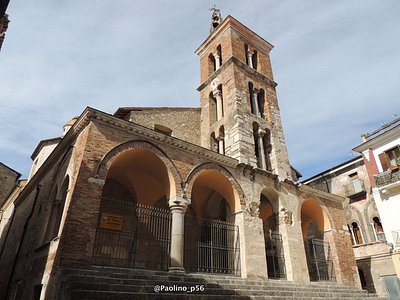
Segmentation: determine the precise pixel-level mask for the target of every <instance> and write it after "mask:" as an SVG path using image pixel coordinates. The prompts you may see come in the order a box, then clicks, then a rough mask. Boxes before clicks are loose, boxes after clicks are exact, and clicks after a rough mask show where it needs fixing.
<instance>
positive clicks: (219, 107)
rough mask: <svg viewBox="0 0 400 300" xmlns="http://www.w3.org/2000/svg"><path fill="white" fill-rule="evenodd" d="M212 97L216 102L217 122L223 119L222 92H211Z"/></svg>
mask: <svg viewBox="0 0 400 300" xmlns="http://www.w3.org/2000/svg"><path fill="white" fill-rule="evenodd" d="M213 95H214V97H215V99H216V100H217V101H216V102H217V121H219V120H221V119H222V117H223V111H222V92H221V91H220V90H215V91H213Z"/></svg>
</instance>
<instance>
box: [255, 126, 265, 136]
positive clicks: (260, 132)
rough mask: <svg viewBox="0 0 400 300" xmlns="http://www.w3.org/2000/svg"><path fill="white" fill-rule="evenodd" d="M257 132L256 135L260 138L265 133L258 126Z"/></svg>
mask: <svg viewBox="0 0 400 300" xmlns="http://www.w3.org/2000/svg"><path fill="white" fill-rule="evenodd" d="M257 134H258V137H260V138H262V137H263V136H264V135H265V134H266V132H265V130H264V129H261V128H258V131H257Z"/></svg>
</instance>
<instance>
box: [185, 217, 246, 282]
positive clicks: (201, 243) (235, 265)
mask: <svg viewBox="0 0 400 300" xmlns="http://www.w3.org/2000/svg"><path fill="white" fill-rule="evenodd" d="M185 268H186V270H188V271H192V272H205V273H222V274H234V275H239V274H240V250H239V228H238V226H236V225H235V224H233V223H229V222H225V221H221V220H216V219H200V218H196V217H194V216H193V215H191V214H186V216H185Z"/></svg>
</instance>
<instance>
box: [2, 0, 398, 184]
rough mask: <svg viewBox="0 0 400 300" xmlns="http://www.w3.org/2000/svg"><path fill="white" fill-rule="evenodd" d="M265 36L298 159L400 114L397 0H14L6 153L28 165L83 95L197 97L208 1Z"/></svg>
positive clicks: (8, 159)
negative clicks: (34, 151) (196, 53)
mask: <svg viewBox="0 0 400 300" xmlns="http://www.w3.org/2000/svg"><path fill="white" fill-rule="evenodd" d="M213 4H216V5H217V7H219V8H220V9H221V12H222V15H223V16H227V15H232V16H233V17H235V18H236V19H238V20H239V21H241V22H242V23H243V24H245V25H246V26H248V27H249V28H251V29H252V30H253V31H255V32H256V33H258V34H259V35H260V36H262V37H264V38H265V39H266V40H268V41H269V42H270V43H272V44H273V45H274V46H275V48H274V49H273V50H272V52H271V60H272V65H273V71H274V77H275V78H274V79H275V81H276V82H277V83H278V87H277V93H278V99H279V103H280V108H281V115H282V121H283V127H284V130H285V137H286V143H287V147H288V150H289V157H290V160H291V163H292V165H293V166H294V167H295V168H297V169H298V170H299V171H300V172H301V173H302V174H303V175H304V177H308V176H311V175H313V174H315V173H317V172H320V171H323V170H325V169H327V168H330V167H332V166H334V165H335V164H338V163H340V162H342V161H344V160H347V159H350V158H351V157H352V156H351V149H352V148H353V147H354V146H356V145H357V144H359V143H360V141H361V139H360V135H361V133H363V132H369V131H372V130H373V129H375V128H378V127H379V126H381V125H382V122H390V121H391V120H392V119H393V118H394V115H400V109H399V103H400V101H399V99H400V84H399V78H400V17H399V16H400V2H399V1H397V0H386V1H376V0H374V1H372V0H363V1H358V0H347V1H329V0H325V1H324V0H320V1H316V0H303V1H301V2H300V1H294V0H290V1H289V0H286V1H285V0H283V1H272V0H253V1H238V0H231V1H204V0H203V1H197V0H196V1H182V0H181V1H174V0H169V1H127V0H120V1H109V0H104V1H93V0H86V1H77V0H69V1H63V2H54V1H49V0H42V1H33V0H27V1H16V0H15V1H11V3H10V5H9V8H8V10H7V13H8V14H9V15H10V20H11V23H10V24H9V30H8V31H7V34H6V39H5V43H4V45H3V48H2V51H1V52H0V161H1V162H3V163H5V164H7V165H8V166H10V167H12V168H14V169H15V170H17V171H19V172H21V173H22V174H23V176H24V177H26V176H27V174H28V172H29V169H30V165H31V160H30V155H31V154H32V152H33V150H34V148H35V147H36V145H37V143H38V142H39V141H40V140H43V139H47V138H53V137H56V136H59V135H60V134H61V132H62V126H63V125H64V124H65V123H66V122H68V121H69V120H70V119H71V118H72V117H73V116H76V115H79V114H80V113H81V112H82V111H83V109H84V108H85V107H86V106H92V107H94V108H97V109H100V110H103V111H105V112H108V113H113V112H115V110H116V109H117V108H118V107H119V106H190V107H194V106H198V105H199V95H198V92H197V91H196V88H197V87H198V85H199V80H200V79H199V77H200V76H199V75H200V70H199V61H198V57H197V56H196V55H195V54H194V50H195V49H196V48H197V47H198V46H199V45H200V44H201V43H202V41H203V40H204V39H205V38H206V37H207V35H208V30H209V26H210V14H211V13H210V12H209V11H208V8H210V7H212V6H213Z"/></svg>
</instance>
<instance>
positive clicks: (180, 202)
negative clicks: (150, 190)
mask: <svg viewBox="0 0 400 300" xmlns="http://www.w3.org/2000/svg"><path fill="white" fill-rule="evenodd" d="M169 208H170V210H171V211H181V212H185V211H186V210H187V208H188V200H187V197H186V195H182V196H181V197H179V196H176V197H174V198H171V199H169Z"/></svg>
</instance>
